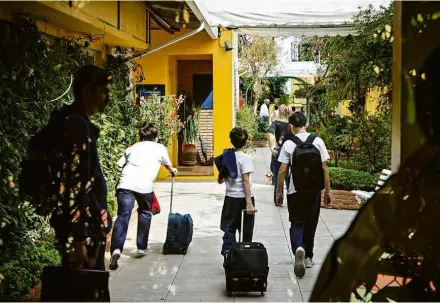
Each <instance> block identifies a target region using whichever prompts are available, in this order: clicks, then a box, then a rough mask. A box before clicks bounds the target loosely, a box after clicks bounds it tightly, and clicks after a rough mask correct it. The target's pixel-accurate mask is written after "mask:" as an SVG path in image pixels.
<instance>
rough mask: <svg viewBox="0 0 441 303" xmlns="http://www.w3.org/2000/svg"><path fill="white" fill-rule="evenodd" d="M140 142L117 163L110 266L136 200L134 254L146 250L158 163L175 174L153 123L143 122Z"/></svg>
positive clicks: (115, 260) (114, 263)
mask: <svg viewBox="0 0 441 303" xmlns="http://www.w3.org/2000/svg"><path fill="white" fill-rule="evenodd" d="M139 137H140V139H141V142H138V143H136V144H134V145H133V146H131V147H129V148H128V149H127V150H126V151H125V153H124V155H123V156H122V157H121V159H120V160H119V161H118V166H119V167H120V168H121V169H122V172H121V177H120V179H119V183H118V186H117V191H116V196H117V200H118V218H117V219H116V222H115V227H114V228H113V232H112V242H111V246H110V251H111V254H112V257H111V260H110V265H109V268H110V269H111V270H115V269H117V268H118V259H119V258H120V256H121V253H122V251H123V248H124V242H125V241H126V236H127V229H128V226H129V221H130V216H131V214H132V209H133V207H134V205H135V201H136V202H137V203H138V232H137V239H136V246H137V248H138V250H137V254H138V255H139V256H144V255H145V254H146V252H147V246H148V239H149V232H150V224H151V220H152V198H153V189H154V182H155V180H156V177H157V175H158V172H159V169H160V167H161V164H162V165H164V166H165V167H166V168H167V170H168V171H169V172H170V173H171V174H172V175H173V176H174V175H175V174H176V173H177V170H176V169H175V168H173V167H172V164H171V161H170V158H169V156H168V152H167V148H166V147H165V146H164V145H162V144H160V143H158V142H157V141H158V129H157V127H156V126H155V125H154V124H153V123H150V124H148V125H146V124H144V125H143V126H142V127H141V128H140V130H139Z"/></svg>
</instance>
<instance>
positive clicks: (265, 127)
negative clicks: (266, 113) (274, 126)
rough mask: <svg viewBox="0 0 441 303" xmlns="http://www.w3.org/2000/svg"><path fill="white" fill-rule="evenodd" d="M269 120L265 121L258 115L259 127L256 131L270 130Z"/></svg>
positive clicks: (264, 131)
mask: <svg viewBox="0 0 441 303" xmlns="http://www.w3.org/2000/svg"><path fill="white" fill-rule="evenodd" d="M268 128H269V125H268V122H265V121H264V120H263V119H262V118H261V117H257V128H256V130H255V133H266V132H267V131H268Z"/></svg>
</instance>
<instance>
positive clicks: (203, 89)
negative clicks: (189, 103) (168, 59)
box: [193, 74, 213, 107]
mask: <svg viewBox="0 0 441 303" xmlns="http://www.w3.org/2000/svg"><path fill="white" fill-rule="evenodd" d="M212 90H213V75H212V74H205V75H201V74H194V75H193V102H194V105H195V107H200V106H201V105H202V103H203V102H204V101H205V99H206V98H207V97H208V95H210V93H211V91H212Z"/></svg>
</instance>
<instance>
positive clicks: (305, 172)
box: [276, 112, 332, 277]
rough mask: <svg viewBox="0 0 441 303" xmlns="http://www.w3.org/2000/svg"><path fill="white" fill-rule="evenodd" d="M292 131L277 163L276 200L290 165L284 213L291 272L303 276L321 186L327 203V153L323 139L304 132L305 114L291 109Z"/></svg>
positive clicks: (308, 264)
mask: <svg viewBox="0 0 441 303" xmlns="http://www.w3.org/2000/svg"><path fill="white" fill-rule="evenodd" d="M289 124H290V129H291V132H292V134H289V135H288V136H285V143H284V144H283V146H282V149H281V151H280V155H279V162H281V163H282V164H281V166H280V170H279V176H278V182H277V193H276V200H277V203H280V204H281V203H282V201H283V193H282V189H283V181H284V179H285V175H286V171H287V170H288V166H290V171H291V177H290V179H291V180H290V184H289V188H288V194H287V199H288V212H289V221H290V222H291V228H290V239H291V248H292V251H293V253H294V255H295V264H294V273H295V274H296V276H297V277H303V276H304V275H305V271H306V268H311V267H312V266H313V265H314V262H313V260H312V258H313V256H314V253H313V249H314V237H315V232H316V229H317V224H318V220H319V216H320V201H321V191H322V190H323V189H325V194H324V203H325V205H328V204H329V203H330V202H331V199H332V198H331V184H330V180H329V172H328V167H327V165H326V161H327V160H328V159H329V153H328V150H327V149H326V145H325V143H324V142H323V140H322V139H321V138H319V137H317V136H316V135H314V134H310V133H308V132H307V131H306V117H305V115H304V114H303V113H302V112H295V113H293V114H292V115H291V116H290V117H289Z"/></svg>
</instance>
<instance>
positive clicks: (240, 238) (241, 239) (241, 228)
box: [239, 209, 257, 242]
mask: <svg viewBox="0 0 441 303" xmlns="http://www.w3.org/2000/svg"><path fill="white" fill-rule="evenodd" d="M246 212H247V210H246V209H242V212H241V216H240V234H239V242H242V241H243V218H244V217H245V213H246ZM254 213H257V209H254Z"/></svg>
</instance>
